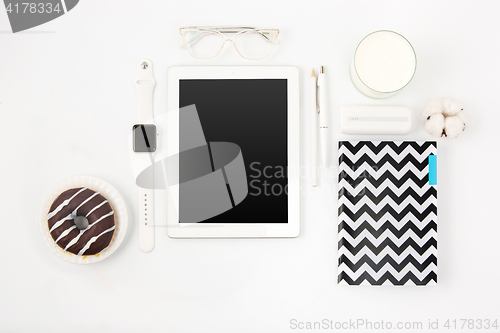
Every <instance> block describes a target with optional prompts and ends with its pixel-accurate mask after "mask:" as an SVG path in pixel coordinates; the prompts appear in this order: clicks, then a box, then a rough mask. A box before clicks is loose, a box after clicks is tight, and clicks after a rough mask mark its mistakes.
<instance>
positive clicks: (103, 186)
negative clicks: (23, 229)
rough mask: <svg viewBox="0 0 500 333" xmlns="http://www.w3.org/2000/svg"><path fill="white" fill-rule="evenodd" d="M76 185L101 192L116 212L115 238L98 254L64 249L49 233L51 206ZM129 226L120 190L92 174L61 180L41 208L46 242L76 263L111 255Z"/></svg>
mask: <svg viewBox="0 0 500 333" xmlns="http://www.w3.org/2000/svg"><path fill="white" fill-rule="evenodd" d="M76 187H87V188H89V189H91V190H94V191H96V192H99V193H100V194H102V196H104V197H105V198H106V199H107V200H108V202H109V204H110V205H111V208H112V209H113V211H114V212H115V232H114V233H113V238H112V239H111V242H110V243H109V246H108V248H107V249H105V250H104V251H102V252H101V253H99V254H97V255H90V256H78V255H76V254H73V253H70V252H67V251H64V249H62V248H61V247H59V245H57V244H56V243H55V242H54V240H53V239H52V236H51V235H50V233H49V225H48V223H47V214H48V213H49V209H50V206H51V205H52V203H53V202H54V200H56V199H57V197H58V196H59V195H60V194H61V193H62V192H64V191H66V190H69V189H71V188H76ZM127 226H128V215H127V207H126V206H125V202H124V201H123V199H122V197H121V196H120V193H118V191H117V190H115V188H114V187H113V186H111V185H110V184H108V183H107V182H105V181H104V180H102V179H99V178H96V177H92V176H85V175H82V176H75V177H71V178H67V179H65V180H63V181H61V182H59V183H58V184H57V185H56V186H54V187H53V188H52V189H51V190H50V192H49V193H48V194H47V196H46V197H45V200H44V201H43V204H42V209H41V210H40V230H41V232H42V237H43V239H44V240H45V243H47V245H48V246H49V248H50V250H51V251H52V252H53V253H54V254H55V255H57V256H58V257H59V258H61V259H64V260H66V261H69V262H72V263H75V264H83V265H85V264H92V263H95V262H98V261H101V260H104V259H106V258H107V257H109V256H110V255H111V254H113V252H115V251H116V249H117V248H118V247H119V246H120V244H121V243H122V241H123V239H124V238H125V234H126V233H127Z"/></svg>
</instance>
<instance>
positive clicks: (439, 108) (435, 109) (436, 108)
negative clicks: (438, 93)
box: [422, 98, 444, 118]
mask: <svg viewBox="0 0 500 333" xmlns="http://www.w3.org/2000/svg"><path fill="white" fill-rule="evenodd" d="M443 109H444V107H443V101H442V100H441V99H439V98H433V99H431V100H429V102H427V105H426V106H425V109H424V113H423V115H422V116H424V117H425V118H429V117H430V116H432V115H433V114H436V113H443Z"/></svg>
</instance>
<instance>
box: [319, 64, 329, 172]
mask: <svg viewBox="0 0 500 333" xmlns="http://www.w3.org/2000/svg"><path fill="white" fill-rule="evenodd" d="M318 87H319V105H318V108H319V137H320V140H321V158H322V159H323V166H325V167H326V166H327V164H328V110H327V107H326V95H327V89H326V87H327V86H326V78H325V67H324V66H321V67H320V70H319V76H318Z"/></svg>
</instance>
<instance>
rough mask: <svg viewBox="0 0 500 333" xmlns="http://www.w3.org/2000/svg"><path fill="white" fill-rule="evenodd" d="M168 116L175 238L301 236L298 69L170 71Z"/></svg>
mask: <svg viewBox="0 0 500 333" xmlns="http://www.w3.org/2000/svg"><path fill="white" fill-rule="evenodd" d="M167 114H168V119H169V120H168V124H167V126H166V129H167V130H166V132H167V133H163V139H161V142H162V143H163V144H166V150H167V156H168V159H167V160H168V161H167V163H165V164H164V169H166V170H164V171H165V173H166V178H167V182H168V189H169V200H168V205H167V233H168V236H170V237H172V238H198V237H200V238H219V237H221V238H224V237H241V238H244V237H297V236H298V235H299V233H300V172H299V169H300V164H299V71H298V69H297V68H296V67H289V66H279V67H276V66H273V67H271V66H269V67H266V66H239V67H233V66H174V67H170V68H169V70H168V111H167Z"/></svg>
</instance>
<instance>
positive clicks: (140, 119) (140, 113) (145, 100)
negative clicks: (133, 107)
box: [135, 59, 156, 124]
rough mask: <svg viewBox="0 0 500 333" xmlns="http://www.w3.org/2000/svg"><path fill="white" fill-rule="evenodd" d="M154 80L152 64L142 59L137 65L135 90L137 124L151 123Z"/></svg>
mask: <svg viewBox="0 0 500 333" xmlns="http://www.w3.org/2000/svg"><path fill="white" fill-rule="evenodd" d="M155 86H156V80H155V77H154V75H153V63H152V62H151V60H149V59H142V60H141V61H139V63H138V64H137V76H136V78H135V89H136V91H137V123H138V124H144V123H152V119H153V93H154V90H155Z"/></svg>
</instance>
